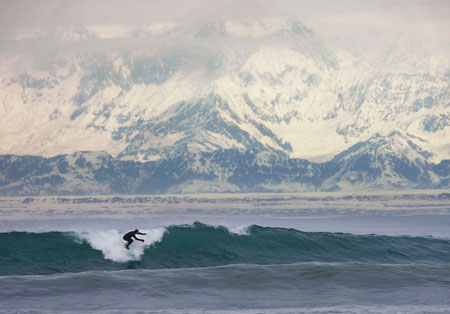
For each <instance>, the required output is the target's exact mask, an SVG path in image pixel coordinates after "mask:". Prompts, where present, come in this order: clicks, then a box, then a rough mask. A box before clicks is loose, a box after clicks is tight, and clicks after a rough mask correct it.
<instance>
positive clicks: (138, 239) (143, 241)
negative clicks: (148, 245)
mask: <svg viewBox="0 0 450 314" xmlns="http://www.w3.org/2000/svg"><path fill="white" fill-rule="evenodd" d="M139 234H142V233H139ZM144 234H145V233H144ZM133 238H135V239H136V240H138V241H141V242H144V240H142V239H139V238H136V236H133Z"/></svg>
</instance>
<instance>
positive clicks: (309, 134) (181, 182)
mask: <svg viewBox="0 0 450 314" xmlns="http://www.w3.org/2000/svg"><path fill="white" fill-rule="evenodd" d="M3 42H4V43H6V44H7V47H8V49H3V50H2V55H3V56H2V57H1V58H2V60H1V63H0V64H1V65H2V68H3V69H4V70H2V72H1V77H0V125H1V127H0V154H3V156H2V157H1V159H0V160H1V161H0V194H3V195H16V194H17V195H27V194H32V195H37V194H93V193H100V194H107V193H128V194H133V193H138V194H142V193H177V192H183V193H187V192H241V191H242V192H243V191H315V190H326V191H330V190H342V189H344V190H355V189H356V190H364V189H369V190H379V189H415V188H421V189H423V188H449V176H450V169H449V160H450V141H449V140H448V138H450V137H449V130H450V127H449V124H450V123H449V122H450V59H449V58H448V57H447V56H448V55H446V54H445V53H444V52H443V51H435V52H434V53H432V54H425V55H424V54H421V50H420V49H417V50H411V49H410V47H409V46H408V45H403V46H402V47H394V48H392V50H391V51H387V52H385V53H386V66H384V67H381V66H377V65H375V64H369V63H367V62H365V61H364V60H362V59H359V58H357V57H355V56H352V55H350V54H349V53H347V52H345V51H343V50H342V49H338V48H335V47H333V46H331V45H328V44H327V43H325V42H324V41H323V40H321V38H320V37H319V36H317V35H316V34H315V33H314V32H313V30H311V29H309V28H308V27H307V26H305V25H304V24H302V23H301V22H300V21H298V20H285V19H260V20H251V19H248V20H245V19H243V20H242V19H241V20H218V21H217V20H215V21H203V20H202V21H198V22H196V23H193V24H192V25H189V27H186V26H183V27H182V26H180V25H177V24H175V23H159V24H152V25H144V26H143V25H140V26H127V25H116V26H114V27H111V26H108V25H103V26H102V25H91V26H85V27H78V28H73V29H51V30H46V31H42V30H41V31H32V30H28V31H26V32H25V31H24V32H23V33H19V34H12V35H11V37H10V38H8V39H6V40H3ZM37 43H39V45H41V46H40V48H39V49H36V48H35V49H33V53H32V54H31V53H27V49H26V47H30V46H32V47H36V46H37ZM402 44H404V43H403V42H402ZM405 47H406V48H405ZM36 51H37V52H36Z"/></svg>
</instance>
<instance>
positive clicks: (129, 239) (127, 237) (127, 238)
mask: <svg viewBox="0 0 450 314" xmlns="http://www.w3.org/2000/svg"><path fill="white" fill-rule="evenodd" d="M136 234H141V235H146V233H140V232H138V231H136V230H135V231H130V232H128V233H127V234H125V235H124V236H123V239H124V240H125V241H127V242H128V243H127V244H125V247H126V248H127V249H128V247H129V246H130V244H131V243H133V239H132V238H135V239H136V240H138V241H142V242H144V240H142V239H138V238H136Z"/></svg>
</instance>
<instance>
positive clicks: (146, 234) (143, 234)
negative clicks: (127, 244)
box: [136, 232, 147, 235]
mask: <svg viewBox="0 0 450 314" xmlns="http://www.w3.org/2000/svg"><path fill="white" fill-rule="evenodd" d="M136 234H141V235H147V234H146V233H141V232H137V233H136Z"/></svg>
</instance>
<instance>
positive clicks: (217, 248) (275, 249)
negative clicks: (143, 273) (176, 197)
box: [0, 223, 450, 276]
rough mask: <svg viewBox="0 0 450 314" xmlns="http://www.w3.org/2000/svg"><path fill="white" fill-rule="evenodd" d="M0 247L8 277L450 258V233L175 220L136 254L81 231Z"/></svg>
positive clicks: (9, 239)
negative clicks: (118, 257) (119, 254)
mask: <svg viewBox="0 0 450 314" xmlns="http://www.w3.org/2000/svg"><path fill="white" fill-rule="evenodd" d="M94 236H95V233H94ZM117 249H123V248H122V247H118V248H117ZM0 251H1V255H0V276H6V275H27V274H34V275H36V274H54V273H72V272H82V271H90V270H124V269H172V268H195V267H212V266H221V265H231V264H259V265H278V264H293V263H305V262H308V263H310V262H318V263H340V262H350V263H366V264H448V263H449V261H450V240H447V239H437V238H431V237H411V236H380V235H352V234H344V233H327V232H302V231H299V230H295V229H283V228H271V227H261V226H256V225H253V226H250V227H248V230H247V232H246V233H245V234H236V233H231V232H230V231H229V230H228V229H227V228H225V227H213V226H209V225H204V224H201V223H194V224H193V225H175V226H170V227H167V228H166V231H165V232H164V234H163V236H162V238H161V239H160V240H159V241H156V242H154V243H152V244H151V245H150V246H148V247H146V248H145V251H144V254H142V255H141V256H139V258H137V259H136V260H131V261H122V262H119V261H114V260H111V259H107V258H105V256H104V252H102V251H101V250H97V249H94V248H93V247H92V246H91V243H89V242H88V241H87V240H83V239H82V238H80V236H79V235H78V234H76V233H73V232H46V233H27V232H8V233H0Z"/></svg>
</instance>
